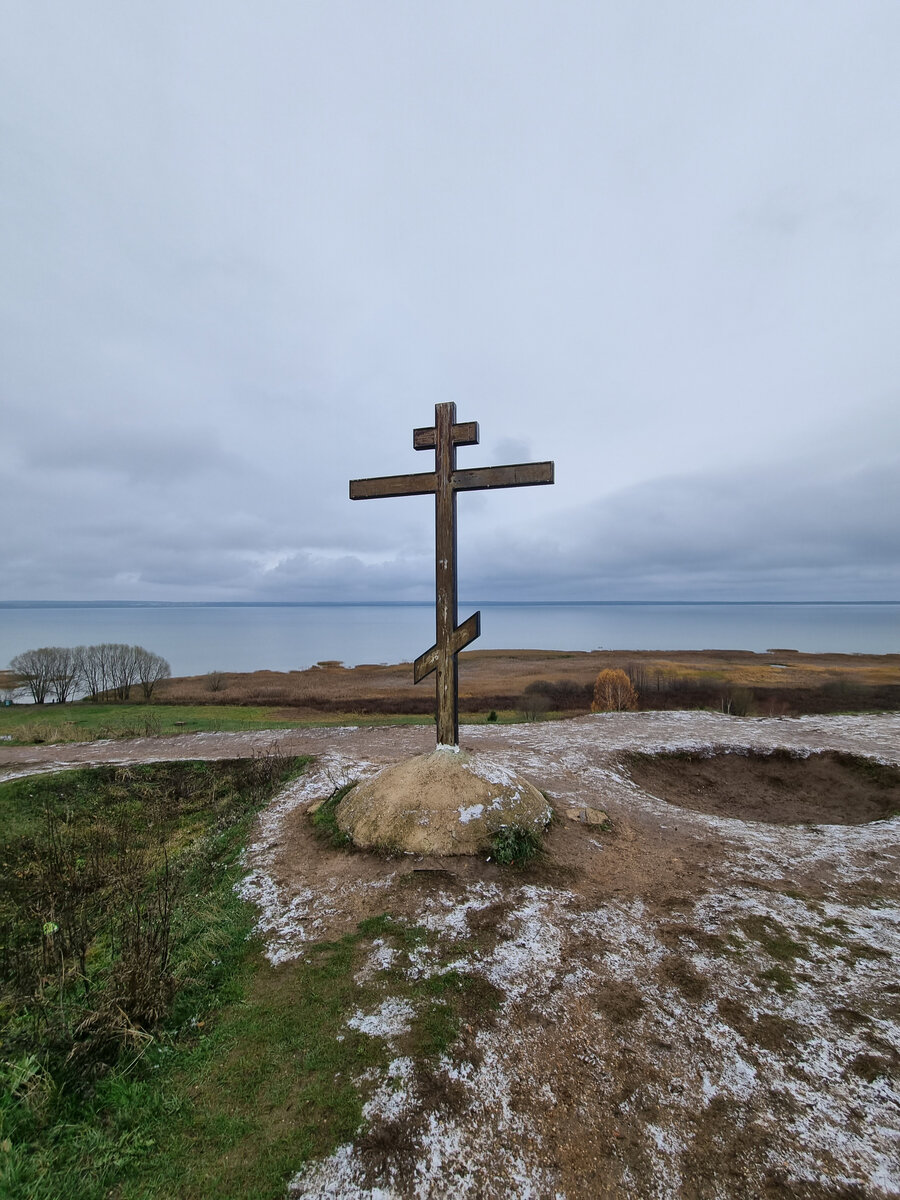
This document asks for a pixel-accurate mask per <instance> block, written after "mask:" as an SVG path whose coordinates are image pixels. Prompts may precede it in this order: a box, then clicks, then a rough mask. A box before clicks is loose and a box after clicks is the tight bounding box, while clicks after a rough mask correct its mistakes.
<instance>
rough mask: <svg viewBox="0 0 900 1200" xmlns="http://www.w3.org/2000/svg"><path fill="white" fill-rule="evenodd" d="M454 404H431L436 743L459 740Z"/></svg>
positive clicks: (452, 744)
mask: <svg viewBox="0 0 900 1200" xmlns="http://www.w3.org/2000/svg"><path fill="white" fill-rule="evenodd" d="M455 422H456V405H455V404H454V403H453V402H452V401H451V402H450V403H447V404H436V405H435V410H434V424H435V441H436V442H437V445H436V447H435V474H436V475H437V491H436V494H435V506H434V518H435V526H434V534H435V536H434V544H435V585H436V591H437V612H436V626H437V628H436V634H437V636H436V638H435V645H436V646H437V658H438V663H437V712H436V716H435V720H436V723H437V743H438V745H439V746H455V745H456V744H457V743H458V741H459V700H458V694H459V670H458V666H457V657H456V654H455V652H454V647H453V634H454V632H455V630H456V617H457V606H458V597H457V583H456V489H455V488H454V487H453V482H452V481H453V472H454V471H455V470H456V446H455V444H454V442H453V426H454V424H455Z"/></svg>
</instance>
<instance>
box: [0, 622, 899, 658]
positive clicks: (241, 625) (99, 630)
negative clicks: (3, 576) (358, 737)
mask: <svg viewBox="0 0 900 1200" xmlns="http://www.w3.org/2000/svg"><path fill="white" fill-rule="evenodd" d="M478 607H479V605H478V604H460V620H465V618H466V617H468V616H469V614H470V613H471V612H473V611H474V610H475V609H476V608H478ZM480 607H481V628H482V636H481V639H480V640H479V641H478V642H477V643H476V646H477V647H479V648H481V649H485V650H488V649H539V650H597V649H605V650H712V649H721V650H756V651H762V650H768V649H770V648H774V647H778V648H782V649H784V648H787V649H793V650H804V651H807V652H811V653H816V652H819V653H824V652H827V651H832V652H838V653H848V654H852V653H857V654H888V653H897V652H898V651H900V604H481V605H480ZM433 641H434V608H433V606H432V605H428V604H422V605H372V606H366V605H329V604H323V605H278V606H268V605H202V604H197V605H146V606H145V605H140V606H124V607H123V606H117V605H102V604H91V605H77V606H53V607H44V606H24V605H10V604H0V666H5V665H6V664H7V663H8V662H9V660H10V658H11V657H12V656H13V655H14V654H18V653H19V652H20V651H22V650H29V649H33V648H36V647H38V646H76V645H81V644H91V643H96V642H128V643H137V644H139V645H142V646H145V647H146V648H147V649H148V650H153V651H155V652H156V653H157V654H162V655H163V656H164V657H165V658H167V659H168V660H169V662H170V663H171V665H172V671H173V673H174V674H175V675H196V674H202V673H204V672H206V671H213V670H217V671H253V670H261V669H268V670H273V671H289V670H297V669H303V668H305V667H309V666H311V665H312V664H313V663H316V662H319V661H322V660H325V659H339V660H341V661H342V662H344V663H346V664H347V665H348V666H353V665H356V664H357V663H364V662H369V663H379V662H405V661H411V660H412V659H414V658H416V657H417V656H418V655H419V654H421V653H422V651H423V650H427V649H428V647H429V646H430V645H431V644H432V642H433Z"/></svg>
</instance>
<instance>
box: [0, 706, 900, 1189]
mask: <svg viewBox="0 0 900 1200" xmlns="http://www.w3.org/2000/svg"><path fill="white" fill-rule="evenodd" d="M432 739H433V733H432V732H430V731H429V730H428V729H426V728H421V727H418V728H417V727H406V728H389V729H385V728H381V729H340V730H335V729H319V730H304V731H297V732H295V731H283V732H278V733H273V734H265V735H261V734H200V735H188V736H182V737H178V738H171V739H139V740H138V741H135V742H127V743H126V742H113V743H105V744H94V745H93V746H87V747H80V746H79V747H74V746H60V747H37V748H32V747H27V748H25V747H23V748H12V747H4V748H2V749H0V771H2V772H4V775H3V776H2V777H9V776H10V775H13V774H23V773H28V772H30V771H34V770H39V771H43V770H50V769H55V768H58V767H60V766H70V765H73V766H74V765H80V764H84V763H86V762H96V761H106V762H123V763H124V762H136V761H148V760H151V759H169V758H188V757H190V758H218V757H227V756H234V755H240V754H251V753H259V752H263V751H264V750H265V749H266V748H267V747H268V746H271V745H273V744H274V745H277V746H278V747H279V749H281V750H282V751H284V752H289V753H308V754H314V755H316V756H317V761H316V763H315V765H314V767H313V768H312V770H311V771H310V772H309V773H308V774H307V775H305V776H304V777H303V778H302V779H300V780H298V781H297V782H296V783H295V784H293V785H292V786H291V787H290V788H288V789H287V791H285V792H284V793H282V795H281V796H280V797H278V798H277V799H276V800H275V801H274V802H273V804H271V805H270V806H269V808H268V809H267V810H266V811H265V812H264V813H263V814H262V815H261V818H260V823H259V831H258V836H257V840H256V842H255V843H254V845H252V846H251V847H249V848H248V850H247V867H248V875H247V878H246V880H245V883H244V894H245V895H246V896H247V897H248V898H250V899H252V900H253V901H254V902H255V903H256V904H257V905H258V907H259V910H260V914H261V917H260V930H261V932H262V934H263V936H264V937H265V939H266V942H267V946H268V954H269V957H270V959H271V961H272V962H273V963H275V964H277V963H282V962H288V961H290V960H291V959H294V958H297V957H300V956H302V955H303V954H304V950H305V947H306V946H307V945H308V944H309V942H310V941H311V940H318V939H320V938H323V937H331V936H334V935H337V934H340V933H342V932H344V931H346V930H348V929H350V928H353V927H355V925H356V923H357V922H358V921H359V920H360V919H361V918H362V917H364V916H369V915H373V914H376V913H380V912H383V911H385V910H387V911H390V912H392V913H394V914H396V915H398V916H405V917H407V918H408V919H409V920H411V921H414V922H415V923H417V924H420V925H423V926H424V927H425V928H427V929H428V930H429V931H430V932H431V934H432V935H434V937H435V938H436V939H437V943H436V944H437V945H438V946H439V947H443V951H442V954H443V961H444V962H446V958H447V953H446V952H447V951H448V950H449V951H450V952H456V953H458V959H457V962H458V964H459V969H465V970H468V971H471V972H475V973H477V974H479V975H481V976H483V977H484V978H485V979H487V980H488V981H490V983H492V984H493V985H494V986H495V987H496V988H498V989H500V992H501V993H502V996H503V997H504V999H503V1003H502V1007H501V1009H500V1011H499V1013H498V1014H496V1015H495V1017H493V1018H492V1019H491V1020H490V1021H488V1020H484V1021H475V1020H473V1024H472V1026H471V1027H470V1028H468V1029H467V1030H466V1031H464V1035H463V1037H462V1038H461V1039H460V1043H459V1045H458V1046H455V1047H454V1048H453V1050H452V1052H451V1053H450V1054H448V1055H447V1056H446V1058H445V1059H444V1060H442V1061H441V1063H440V1064H439V1067H438V1071H437V1074H436V1078H438V1080H439V1082H440V1083H441V1086H440V1087H436V1086H432V1087H431V1088H430V1091H429V1092H428V1094H427V1095H425V1094H422V1093H421V1091H420V1090H419V1085H418V1084H417V1083H416V1082H415V1078H414V1077H413V1076H412V1075H411V1073H410V1067H409V1063H408V1062H407V1061H406V1060H404V1059H403V1056H402V1053H401V1051H400V1049H398V1050H397V1052H396V1057H395V1058H394V1060H393V1062H392V1063H391V1066H390V1067H389V1068H388V1071H387V1072H386V1074H385V1076H384V1078H380V1079H378V1080H374V1081H370V1085H371V1086H372V1088H373V1095H372V1099H371V1100H370V1102H369V1104H368V1106H367V1116H368V1118H369V1130H370V1132H369V1136H368V1141H367V1142H365V1143H360V1144H357V1145H348V1146H346V1147H343V1148H341V1150H339V1151H338V1152H337V1153H336V1154H335V1155H333V1156H332V1157H331V1158H330V1159H328V1160H327V1161H326V1162H324V1163H321V1164H319V1165H318V1166H316V1167H314V1168H312V1169H309V1170H307V1171H305V1172H303V1173H302V1174H301V1175H299V1176H298V1177H297V1178H296V1179H295V1180H294V1182H293V1184H292V1189H291V1190H292V1195H293V1196H294V1197H295V1198H301V1197H302V1198H303V1200H313V1198H316V1200H319V1198H322V1200H324V1198H325V1197H336V1196H340V1197H344V1198H348V1200H353V1198H356V1200H363V1198H365V1200H375V1198H376V1197H379V1198H381V1200H387V1198H389V1197H398V1198H399V1197H402V1198H404V1200H406V1198H407V1197H409V1198H411V1197H444V1196H460V1197H470V1198H472V1200H474V1198H476V1197H478V1198H479V1200H480V1198H487V1200H491V1198H496V1200H501V1198H504V1200H505V1198H507V1197H523V1198H524V1197H535V1198H540V1200H543V1198H545V1197H546V1198H548V1200H550V1198H551V1197H552V1198H556V1197H567V1198H569V1200H574V1198H585V1200H587V1198H595V1197H607V1196H608V1197H613V1196H615V1197H623V1196H624V1197H640V1198H643V1197H656V1196H658V1197H684V1198H689V1200H690V1198H694V1197H696V1198H701V1197H702V1198H707V1197H709V1198H712V1197H721V1198H722V1200H732V1198H747V1200H749V1198H750V1197H754V1198H755V1197H784V1198H787V1197H791V1198H794V1197H800V1198H803V1197H807V1198H809V1200H825V1198H829V1200H832V1198H833V1200H838V1198H849V1197H884V1198H886V1197H896V1196H898V1195H900V1025H898V1022H900V984H898V982H897V973H896V966H895V962H896V956H897V955H898V954H900V909H898V905H897V901H898V898H900V818H897V817H894V818H892V819H889V820H881V821H876V822H872V823H864V824H856V825H837V824H799V825H798V824H773V823H770V822H768V821H747V820H742V819H740V818H739V817H738V816H736V815H731V816H723V815H715V814H711V813H708V812H702V811H696V810H695V809H693V808H686V807H681V806H680V805H677V804H670V803H667V802H666V801H665V800H662V799H660V798H659V797H658V796H656V795H654V794H652V791H650V790H648V789H647V787H646V786H643V787H642V786H639V785H638V784H637V783H636V782H635V780H634V779H633V778H632V776H631V774H630V771H629V765H628V755H629V754H631V753H633V752H634V751H642V752H645V753H654V752H659V751H666V750H668V751H672V750H682V751H684V750H688V751H700V750H708V749H709V748H712V747H721V748H724V749H729V750H731V751H732V752H733V753H734V752H741V751H747V750H759V751H767V750H771V749H773V748H779V747H780V748H786V749H790V750H793V751H796V752H798V753H801V754H804V755H808V754H811V753H816V752H818V751H826V750H829V751H840V752H843V753H852V754H855V755H862V756H867V757H870V758H873V759H876V760H878V761H880V762H884V763H893V764H897V763H898V762H900V716H873V717H869V716H865V717H832V718H800V719H792V720H742V719H739V718H733V717H726V716H719V715H716V714H707V713H697V712H690V713H660V714H656V713H647V714H616V715H609V716H599V717H587V718H581V719H578V720H575V721H571V722H560V723H546V724H543V723H542V724H536V725H518V726H503V727H499V728H496V727H490V726H473V727H465V728H464V729H463V731H462V735H461V741H462V743H463V745H469V746H472V747H473V748H477V749H479V750H490V751H491V752H492V753H493V754H495V755H496V756H497V758H498V760H499V761H501V762H502V763H503V764H504V765H506V766H508V767H510V768H511V769H513V770H516V771H519V772H521V773H522V774H524V775H526V776H527V777H529V778H531V779H532V780H533V782H535V783H536V784H537V785H538V786H539V787H541V788H543V789H544V790H545V791H546V792H547V793H548V794H549V795H550V796H551V798H552V800H553V802H554V804H555V806H556V808H557V810H558V811H559V812H563V811H564V810H565V809H566V808H568V807H572V806H579V805H585V804H588V805H595V806H599V807H601V808H603V809H605V810H606V811H607V812H608V813H609V816H610V818H611V821H612V830H611V831H609V832H602V831H599V830H598V829H597V827H595V826H591V825H588V824H584V823H580V822H574V821H570V820H567V819H565V818H562V819H561V820H560V821H558V822H557V823H556V824H555V825H554V826H553V827H552V829H551V832H550V835H549V838H548V853H547V856H546V859H545V861H544V862H543V863H542V864H541V865H540V866H538V867H537V868H535V869H534V870H532V871H531V872H530V873H528V874H527V875H521V874H515V873H513V872H510V871H501V870H500V869H499V868H497V867H496V866H495V864H493V863H491V862H489V861H488V862H486V861H482V860H481V859H443V860H413V859H406V858H400V859H391V860H385V859H382V858H379V857H377V856H374V855H368V854H352V855H351V854H347V853H345V852H340V851H323V849H322V848H321V846H320V845H319V844H318V843H317V842H315V841H314V839H313V838H312V836H311V833H310V827H309V823H308V821H307V820H306V818H305V815H304V814H305V810H306V808H307V807H308V805H309V804H310V803H311V802H312V801H313V800H314V799H316V798H319V797H320V796H323V795H327V794H328V793H329V792H330V791H331V790H332V788H333V787H334V786H336V785H338V784H340V783H343V782H345V781H348V780H350V779H358V778H364V777H367V776H369V775H371V774H373V773H374V772H375V771H376V770H377V769H378V768H379V767H380V766H381V765H383V764H385V763H388V762H393V761H396V760H398V759H400V758H403V757H406V756H408V755H410V754H413V753H417V752H420V751H425V750H428V749H429V748H430V747H431V744H432ZM735 761H737V759H735ZM823 769H824V768H823ZM686 786H687V785H686ZM821 786H825V785H824V784H823V785H821ZM753 787H754V785H753V783H752V780H749V781H748V784H747V789H746V791H747V799H748V802H749V801H752V800H754V796H753V795H752V794H751V793H752V791H753ZM660 790H661V789H660ZM736 794H738V796H739V795H740V789H738V792H737V793H736ZM454 948H456V951H454ZM379 953H380V954H382V958H381V959H379V960H378V961H373V964H372V970H373V971H376V972H377V971H378V970H379V969H380V967H379V963H382V965H383V955H384V954H386V953H387V948H385V947H381V948H380V950H379ZM439 957H441V955H439V954H438V953H437V951H435V950H434V949H433V948H432V949H431V950H429V951H428V952H424V951H423V954H422V956H421V959H420V961H419V964H418V967H417V968H416V969H417V970H419V971H421V972H422V973H424V974H428V973H429V972H435V971H437V970H438V969H439V968H438V965H437V960H438V958H439ZM386 1003H387V1002H386ZM382 1009H383V1010H384V1011H383V1012H382V1011H381V1010H379V1011H378V1012H375V1013H371V1014H360V1019H363V1018H365V1019H366V1020H367V1021H368V1025H367V1028H368V1029H371V1030H372V1031H373V1036H383V1037H384V1038H385V1039H386V1040H387V1041H388V1042H389V1043H390V1044H391V1045H394V1044H395V1042H396V1044H397V1046H398V1047H399V1046H400V1042H401V1041H402V1028H401V1026H402V1022H401V1023H400V1024H399V1025H398V1022H397V1019H396V1015H395V1016H394V1017H393V1018H392V1019H390V1020H389V1019H387V1017H386V1015H385V1014H387V1013H388V1011H389V1009H388V1008H387V1007H385V1006H384V1005H383V1006H382ZM433 1083H434V1081H432V1084H433ZM373 1137H374V1138H376V1140H377V1139H380V1141H379V1142H378V1144H379V1145H381V1146H382V1147H384V1146H387V1147H390V1150H389V1151H388V1152H385V1153H383V1154H382V1155H381V1157H380V1158H379V1160H378V1165H377V1170H375V1169H374V1168H373V1166H372V1160H371V1156H369V1157H367V1146H368V1147H371V1145H372V1138H373Z"/></svg>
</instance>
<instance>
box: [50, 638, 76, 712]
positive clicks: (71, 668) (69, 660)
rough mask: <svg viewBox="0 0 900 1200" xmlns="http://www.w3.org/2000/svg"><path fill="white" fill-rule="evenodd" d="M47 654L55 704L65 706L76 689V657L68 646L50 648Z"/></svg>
mask: <svg viewBox="0 0 900 1200" xmlns="http://www.w3.org/2000/svg"><path fill="white" fill-rule="evenodd" d="M48 653H49V654H50V656H51V662H50V671H51V675H50V686H51V687H52V688H53V695H54V696H55V697H56V702H57V704H65V702H66V701H67V700H68V699H69V698H70V697H71V696H73V695H74V694H75V691H76V689H77V687H78V680H79V677H80V672H79V669H78V657H77V655H76V653H75V651H74V650H71V649H70V648H69V647H68V646H50V647H49V649H48Z"/></svg>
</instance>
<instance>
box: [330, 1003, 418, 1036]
mask: <svg viewBox="0 0 900 1200" xmlns="http://www.w3.org/2000/svg"><path fill="white" fill-rule="evenodd" d="M414 1015H415V1009H414V1008H413V1006H412V1005H411V1004H410V1002H409V1001H408V1000H394V999H388V1000H385V1001H383V1002H382V1003H381V1004H380V1005H379V1006H378V1008H376V1009H375V1011H374V1012H372V1013H363V1012H355V1013H354V1014H353V1016H352V1017H350V1018H349V1020H348V1021H347V1024H348V1025H349V1026H350V1028H351V1029H358V1030H359V1032H360V1033H367V1034H368V1035H369V1037H380V1038H392V1037H399V1036H400V1034H402V1033H406V1031H407V1030H408V1029H409V1023H410V1021H411V1020H412V1018H413V1016H414Z"/></svg>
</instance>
